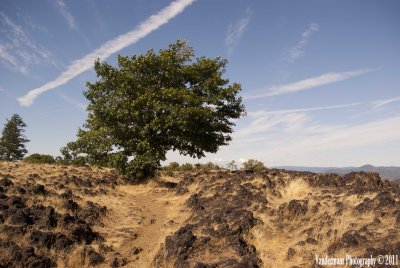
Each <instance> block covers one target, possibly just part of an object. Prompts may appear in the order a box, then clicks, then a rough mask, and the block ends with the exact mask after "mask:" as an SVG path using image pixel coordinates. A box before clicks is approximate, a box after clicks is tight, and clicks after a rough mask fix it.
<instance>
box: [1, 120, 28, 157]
mask: <svg viewBox="0 0 400 268" xmlns="http://www.w3.org/2000/svg"><path fill="white" fill-rule="evenodd" d="M25 127H26V124H25V123H24V121H23V120H22V118H21V117H20V116H19V115H18V114H14V115H12V116H11V118H10V119H9V120H7V123H6V124H5V125H4V129H3V132H2V137H1V138H0V160H6V161H16V160H20V159H22V158H23V157H24V155H25V154H26V153H27V152H28V151H27V150H26V148H25V143H27V142H29V140H28V139H27V138H26V137H25V135H24V134H23V133H24V131H25V129H24V128H25Z"/></svg>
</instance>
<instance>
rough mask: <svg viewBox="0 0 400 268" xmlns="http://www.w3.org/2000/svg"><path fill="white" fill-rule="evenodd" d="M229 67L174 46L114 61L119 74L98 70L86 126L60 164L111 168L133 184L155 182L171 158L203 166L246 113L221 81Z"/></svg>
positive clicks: (231, 87) (234, 90)
mask: <svg viewBox="0 0 400 268" xmlns="http://www.w3.org/2000/svg"><path fill="white" fill-rule="evenodd" d="M226 64H227V61H226V60H224V59H221V58H219V57H217V58H207V57H200V58H196V59H194V51H193V48H192V47H190V46H189V45H188V43H187V42H184V41H179V40H178V41H177V42H176V43H174V44H171V45H170V46H169V48H167V49H161V50H160V51H159V53H156V52H155V51H154V50H152V49H151V50H149V51H148V52H147V53H146V54H144V55H133V56H132V57H122V56H119V57H118V67H113V66H111V65H109V64H108V63H106V62H99V61H96V62H95V71H96V73H97V76H98V77H99V78H100V79H99V80H98V81H97V82H95V83H89V82H88V83H87V88H88V90H87V91H86V92H84V95H85V97H86V98H87V99H88V100H89V105H88V108H87V110H88V112H89V114H88V118H87V120H86V123H85V124H84V128H82V129H79V130H78V134H77V137H78V139H77V140H76V141H75V142H70V143H68V144H67V146H66V147H64V148H62V154H63V155H64V158H65V159H66V160H68V161H70V162H72V163H74V162H75V161H76V160H79V161H80V162H81V161H84V162H86V163H88V164H95V165H110V166H113V167H115V168H117V170H118V171H119V172H120V173H122V174H125V175H128V176H131V178H132V179H133V180H136V181H140V180H142V179H144V178H147V177H150V176H152V175H154V173H155V172H156V171H157V170H158V169H159V168H160V167H161V162H162V161H165V160H166V154H167V152H168V151H170V150H172V151H178V152H179V153H180V154H182V155H189V156H191V157H197V158H201V157H204V156H205V153H215V152H217V151H218V149H219V147H220V146H223V145H227V144H228V143H229V141H230V140H231V136H230V134H231V133H232V132H233V126H235V123H234V121H233V120H232V119H238V118H240V117H241V116H243V115H245V113H246V111H245V108H244V106H243V104H242V99H241V97H238V96H237V94H238V93H239V91H240V90H241V86H240V84H238V83H233V84H229V80H228V79H225V78H223V74H224V72H225V68H226Z"/></svg>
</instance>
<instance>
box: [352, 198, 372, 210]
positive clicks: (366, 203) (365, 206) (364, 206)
mask: <svg viewBox="0 0 400 268" xmlns="http://www.w3.org/2000/svg"><path fill="white" fill-rule="evenodd" d="M373 208H374V203H373V202H372V200H371V199H369V198H368V197H367V198H365V199H364V200H363V201H362V202H361V203H360V204H358V205H357V206H356V207H355V210H357V211H358V212H359V213H367V212H369V211H372V210H373Z"/></svg>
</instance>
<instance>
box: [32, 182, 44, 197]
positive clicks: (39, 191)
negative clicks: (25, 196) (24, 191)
mask: <svg viewBox="0 0 400 268" xmlns="http://www.w3.org/2000/svg"><path fill="white" fill-rule="evenodd" d="M32 194H37V195H47V194H48V192H47V191H46V189H45V188H44V185H42V184H36V185H35V186H34V187H33V189H32Z"/></svg>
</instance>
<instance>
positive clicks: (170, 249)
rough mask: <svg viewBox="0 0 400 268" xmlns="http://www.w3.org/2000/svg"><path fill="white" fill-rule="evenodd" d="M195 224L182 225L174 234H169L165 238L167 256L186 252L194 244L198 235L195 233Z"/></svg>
mask: <svg viewBox="0 0 400 268" xmlns="http://www.w3.org/2000/svg"><path fill="white" fill-rule="evenodd" d="M192 230H193V226H192V225H186V226H183V227H181V228H180V229H179V230H178V231H177V232H176V233H175V234H174V235H173V236H167V238H166V239H165V249H166V251H167V258H170V257H172V256H178V257H179V256H180V255H183V254H185V253H186V252H187V251H188V249H189V248H190V247H191V246H192V245H193V242H194V241H195V239H196V236H194V235H193V232H192Z"/></svg>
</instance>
